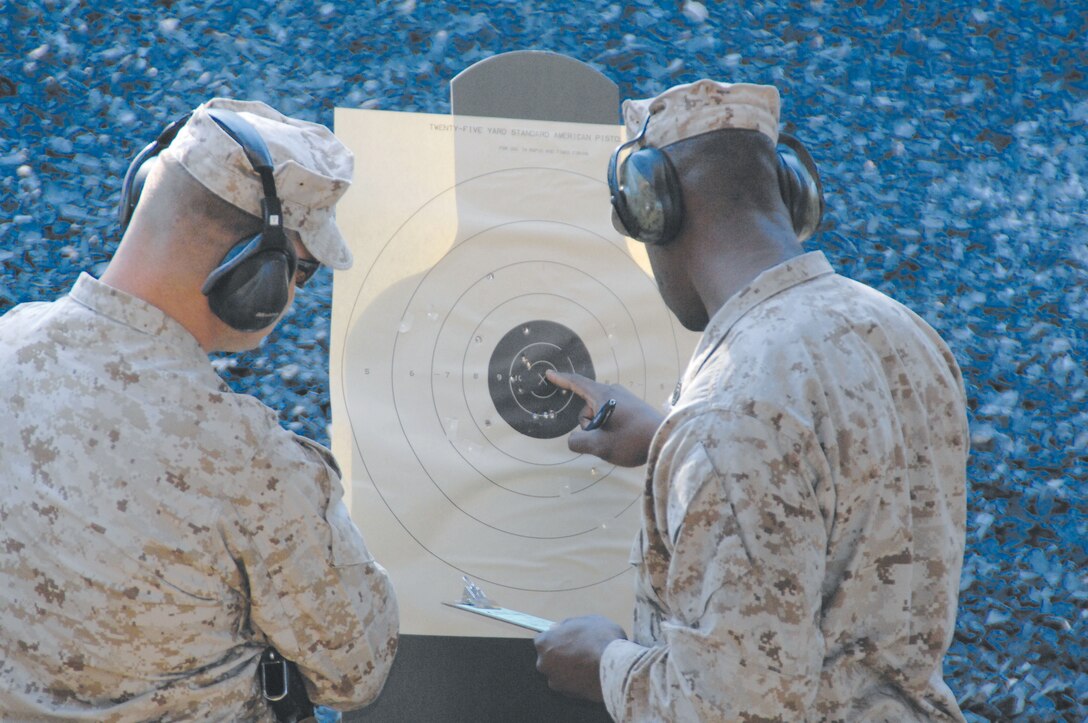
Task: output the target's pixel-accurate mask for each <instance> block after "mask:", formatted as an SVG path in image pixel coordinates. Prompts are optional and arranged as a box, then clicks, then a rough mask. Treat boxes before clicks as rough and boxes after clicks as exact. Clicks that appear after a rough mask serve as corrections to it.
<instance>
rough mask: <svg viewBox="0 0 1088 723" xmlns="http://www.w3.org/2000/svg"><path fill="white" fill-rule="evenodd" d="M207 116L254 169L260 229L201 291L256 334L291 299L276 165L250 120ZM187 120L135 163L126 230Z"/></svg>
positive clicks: (127, 186) (125, 189)
mask: <svg viewBox="0 0 1088 723" xmlns="http://www.w3.org/2000/svg"><path fill="white" fill-rule="evenodd" d="M208 115H209V116H211V118H212V119H213V120H214V121H215V122H216V123H218V124H219V126H220V127H221V128H222V129H223V130H224V131H225V132H226V133H227V135H229V136H230V137H231V138H232V139H234V141H235V142H236V143H237V144H238V145H240V146H241V147H242V150H243V151H244V152H245V154H246V158H247V159H248V160H249V163H250V165H251V166H252V167H253V170H254V171H256V172H257V175H258V176H260V179H261V185H262V187H263V191H264V197H263V198H262V199H261V217H262V222H263V227H262V229H261V231H260V232H259V233H258V234H256V235H255V236H252V237H249V238H244V239H242V240H240V241H239V242H238V243H237V244H235V245H234V247H233V248H231V250H230V251H229V252H228V253H227V255H226V256H224V257H223V259H222V260H221V261H220V262H219V265H218V266H217V267H216V268H215V269H214V270H213V271H212V272H211V273H210V274H208V277H207V279H206V280H205V281H204V285H203V286H202V287H201V291H202V292H203V293H204V295H205V296H207V297H208V305H209V306H210V307H211V310H212V312H214V313H215V315H216V316H218V317H219V318H220V319H222V320H223V321H224V322H225V323H226V324H228V325H229V326H231V327H232V328H234V329H237V330H238V331H247V332H248V331H258V330H260V329H264V328H265V327H267V326H269V325H271V324H272V323H274V322H275V321H276V319H278V318H279V316H280V314H281V313H283V310H284V309H285V308H286V307H287V303H288V301H289V299H290V295H289V292H290V288H291V284H292V283H293V280H294V278H295V269H296V268H297V266H298V257H297V255H296V254H295V248H294V245H293V244H291V243H290V242H289V241H288V240H287V236H286V234H285V233H284V231H283V212H282V208H281V204H280V199H279V196H278V195H277V194H276V182H275V179H274V177H273V175H272V174H273V168H274V164H273V161H272V154H271V153H270V152H269V150H268V145H267V144H266V143H265V142H264V139H263V138H261V135H260V133H258V132H257V129H255V128H254V127H253V126H252V125H251V124H250V123H249V122H248V121H246V120H245V118H243V117H242V116H240V115H238V114H237V113H235V112H233V111H230V110H226V109H223V108H215V109H209V110H208ZM188 119H189V115H186V116H185V117H184V118H181V119H179V120H176V121H174V122H173V123H171V124H170V125H169V126H167V127H166V129H165V130H163V132H162V133H160V134H159V137H158V138H156V139H155V140H154V141H152V142H151V143H149V144H148V145H147V146H146V147H145V148H144V149H143V150H142V151H140V153H139V154H137V156H136V158H134V159H133V161H132V164H131V165H130V166H129V169H128V172H127V173H126V174H125V180H124V183H123V184H122V186H121V207H120V214H119V215H120V221H121V228H122V230H124V229H125V228H126V227H127V226H128V224H129V221H131V220H132V214H133V211H134V210H135V208H136V204H137V202H138V201H139V199H140V192H141V191H142V190H143V185H144V181H145V180H146V177H147V173H148V170H149V168H150V166H148V165H147V161H149V160H151V159H152V158H154V157H155V156H157V155H158V154H159V153H161V152H162V150H163V149H164V148H166V147H167V146H169V145H170V143H171V142H172V141H173V140H174V137H175V136H176V135H177V133H178V131H179V130H180V129H181V127H182V126H183V125H185V122H186V121H187V120H188Z"/></svg>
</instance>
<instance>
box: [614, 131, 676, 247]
mask: <svg viewBox="0 0 1088 723" xmlns="http://www.w3.org/2000/svg"><path fill="white" fill-rule="evenodd" d="M613 206H614V207H615V208H616V214H617V215H618V216H619V218H620V223H622V224H623V227H624V228H625V229H627V232H628V233H629V234H630V235H631V236H632V237H633V238H636V239H638V240H639V241H642V242H643V243H646V244H650V245H651V246H658V245H664V244H667V243H668V242H669V241H671V240H672V239H673V237H675V236H676V234H677V232H678V231H679V230H680V223H681V222H682V221H683V220H684V202H683V197H682V196H681V194H680V183H679V181H677V178H676V170H675V169H674V168H673V166H672V161H670V160H669V157H668V156H666V155H665V154H664V153H662V152H661V151H660V150H658V149H657V148H652V147H651V148H643V149H642V150H640V151H636V152H634V153H632V154H631V155H630V156H628V157H627V158H626V159H625V160H624V162H623V165H622V166H620V169H619V184H618V189H617V192H616V193H615V194H613Z"/></svg>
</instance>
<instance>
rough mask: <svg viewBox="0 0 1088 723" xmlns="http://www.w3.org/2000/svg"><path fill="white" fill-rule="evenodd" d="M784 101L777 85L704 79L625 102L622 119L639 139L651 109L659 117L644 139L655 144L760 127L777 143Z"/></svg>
mask: <svg viewBox="0 0 1088 723" xmlns="http://www.w3.org/2000/svg"><path fill="white" fill-rule="evenodd" d="M780 105H781V102H780V100H779V96H778V89H777V88H775V87H774V86H773V85H753V84H751V83H719V82H718V81H715V80H707V79H705V78H704V79H703V80H697V81H695V82H694V83H687V84H685V85H675V86H673V87H671V88H669V89H668V90H666V91H665V92H663V93H661V95H659V96H657V97H656V98H647V99H645V100H625V101H624V102H623V120H624V123H625V124H626V126H627V137H628V138H634V137H635V135H636V134H637V133H638V132H639V131H640V130H642V126H643V124H644V123H645V122H646V117H647V116H648V115H649V114H651V113H652V114H653V116H654V120H653V122H652V123H650V125H649V126H648V127H647V128H646V135H645V137H644V138H643V140H642V143H643V145H646V146H654V147H656V148H661V147H663V146H667V145H669V144H670V143H676V142H677V141H682V140H684V139H685V138H691V137H692V136H697V135H700V134H701V133H709V132H710V131H716V130H722V129H726V128H741V129H748V130H754V131H759V132H761V133H764V134H766V135H767V136H769V137H770V139H771V141H772V142H774V143H778V113H779V107H780Z"/></svg>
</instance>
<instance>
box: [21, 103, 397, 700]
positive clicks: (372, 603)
mask: <svg viewBox="0 0 1088 723" xmlns="http://www.w3.org/2000/svg"><path fill="white" fill-rule="evenodd" d="M207 106H212V107H223V106H227V107H230V108H233V109H236V110H238V111H240V112H242V111H244V112H246V114H247V116H248V117H249V118H251V119H252V120H253V122H254V124H255V125H256V124H258V123H260V125H259V126H258V127H259V128H260V129H261V130H262V132H263V133H267V134H268V135H269V139H270V141H269V144H270V145H271V146H272V148H273V152H274V154H280V155H282V154H283V153H287V152H289V151H291V144H292V143H293V142H294V141H292V140H291V139H292V138H295V140H297V137H296V136H297V134H298V133H300V132H301V133H306V134H308V135H309V137H308V139H307V140H306V143H307V144H309V145H311V146H312V147H313V148H314V149H316V150H318V151H320V152H321V153H324V154H332V155H336V154H347V156H346V164H347V165H346V166H344V165H343V164H344V163H345V161H344V160H343V159H341V160H340V161H339V163H340V164H341V165H340V171H339V172H338V176H339V178H338V179H329V181H323V180H321V177H320V176H319V175H317V174H316V172H313V173H310V176H309V180H310V183H311V186H312V187H314V188H315V190H318V189H320V188H325V191H326V199H329V198H331V199H333V200H334V199H335V197H337V196H339V193H336V192H332V193H328V188H327V187H328V185H329V183H331V181H332V180H336V181H337V183H338V184H339V185H340V186H341V187H346V182H347V181H350V170H351V169H350V162H351V159H350V153H348V152H347V150H346V149H343V148H342V146H340V145H339V142H338V141H336V140H335V138H333V137H332V134H331V133H329V132H328V131H327V129H324V128H323V127H320V126H315V125H313V124H302V123H300V122H295V121H292V120H290V119H287V118H285V117H283V116H281V115H279V114H278V113H276V112H275V111H273V110H272V109H270V108H268V107H267V106H264V105H263V104H257V103H252V104H249V103H242V102H233V101H212V102H210V103H209V104H206V106H204V107H202V109H198V111H197V112H196V113H195V114H194V116H193V120H191V121H190V124H191V125H192V126H193V128H197V129H199V130H200V132H202V133H206V132H208V130H209V126H207V125H203V124H207V123H208V122H209V121H208V118H207V116H206V113H205V112H204V109H205V108H206V107H207ZM262 119H263V120H262ZM277 133H281V134H285V135H283V136H277V135H276V134H277ZM196 135H198V134H197V133H195V132H186V131H184V130H183V133H182V135H179V137H178V140H177V141H176V143H178V145H179V148H178V149H176V150H175V151H174V154H173V155H174V156H175V160H178V159H180V160H178V162H180V163H182V164H184V162H185V154H186V153H188V154H201V153H213V152H214V153H215V154H216V157H217V158H218V159H219V160H218V164H219V165H220V166H222V167H227V166H230V165H231V163H230V159H231V158H234V160H235V161H236V165H237V168H241V169H243V171H247V170H248V167H247V161H246V160H245V158H244V157H241V158H236V157H235V156H234V155H232V154H235V153H237V152H240V151H239V150H238V149H236V148H234V145H235V144H233V141H231V140H230V139H229V138H226V137H225V136H224V137H222V138H218V139H216V140H214V141H207V142H204V143H203V144H201V143H196V142H195V141H193V138H194V136H196ZM285 138H286V140H285ZM277 139H278V140H277ZM295 151H297V152H296V153H294V154H293V159H294V164H295V166H296V167H295V169H294V170H293V171H292V173H296V174H300V173H302V174H303V175H305V172H304V171H300V170H299V168H302V167H303V166H305V165H306V163H307V161H313V157H312V156H311V155H308V154H307V153H306V152H305V151H298V149H297V148H295ZM345 168H346V170H345ZM231 183H235V185H236V186H238V187H241V185H239V184H237V183H236V182H235V181H234V180H232V181H231ZM322 184H324V185H322ZM213 185H214V184H213ZM288 192H289V191H288ZM341 192H342V191H341ZM231 200H232V201H233V202H236V203H237V204H238V205H239V207H241V208H247V204H246V203H245V202H244V201H242V200H239V199H231ZM296 200H297V199H296ZM303 203H305V204H308V207H307V208H306V209H305V212H306V213H307V214H308V215H309V216H311V217H313V216H314V215H315V211H314V208H315V207H317V208H318V211H320V209H321V205H320V202H319V201H317V200H315V199H314V198H312V197H311V198H308V199H303ZM250 212H252V211H250ZM324 214H325V216H328V217H329V218H331V209H326V210H325V212H324ZM316 215H320V214H319V213H318V214H316ZM290 222H291V218H290V217H288V223H289V224H290ZM325 231H326V233H325V235H324V236H321V235H320V234H315V235H309V236H308V235H303V236H302V239H304V240H305V239H307V238H308V239H309V244H308V245H306V246H305V248H304V249H303V250H304V251H307V250H308V251H309V252H311V253H314V254H315V256H317V257H318V260H324V261H325V262H326V263H332V264H337V265H339V266H340V267H343V266H344V264H346V263H350V253H348V252H347V249H346V247H342V246H341V245H342V243H343V241H342V239H341V238H340V237H339V234H338V232H337V233H335V234H333V235H330V233H332V232H331V231H330V229H329V228H328V227H327V224H326V228H325ZM126 242H127V239H126ZM124 243H125V242H123V244H122V245H124ZM344 254H346V256H345V255H344ZM263 333H267V332H262V334H260V335H258V336H263ZM207 351H208V350H207V349H206V348H204V347H203V346H202V345H201V343H199V342H198V339H197V338H196V337H195V336H194V334H193V333H190V331H189V329H188V328H187V327H186V326H184V325H183V324H182V323H180V322H179V321H178V320H177V319H175V318H173V317H172V316H171V315H169V314H167V313H165V312H164V311H163V310H162V309H160V308H158V307H156V306H155V305H153V304H151V303H148V302H147V301H145V300H143V299H141V298H137V297H136V296H133V295H131V294H129V293H126V292H124V291H121V290H119V289H116V288H113V287H112V286H110V285H108V284H106V283H103V282H102V281H99V280H97V279H94V278H92V277H91V276H89V275H87V274H84V275H82V276H81V277H80V278H79V279H78V280H77V282H76V283H75V285H74V287H73V288H72V290H71V292H70V293H69V294H68V295H67V296H65V297H63V298H61V299H59V300H58V301H55V302H52V303H28V304H22V305H20V306H17V307H16V308H14V309H13V310H12V311H10V312H9V313H7V314H6V315H5V316H3V317H2V318H0V368H3V369H4V375H3V378H2V380H0V385H2V390H0V417H2V419H3V422H2V424H3V426H4V430H5V434H3V435H0V490H2V493H0V578H2V579H3V581H4V582H3V585H0V681H2V685H0V719H3V720H5V721H17V720H30V719H41V718H49V719H66V720H88V721H91V720H93V721H137V720H217V721H222V720H232V721H233V720H270V719H271V712H270V710H269V708H268V706H267V704H266V703H265V701H264V699H263V697H262V694H261V691H260V688H259V681H258V675H257V665H258V660H259V659H260V657H261V655H262V653H263V652H264V651H265V649H267V648H268V647H269V646H271V647H274V648H275V649H276V650H278V651H279V653H280V654H281V655H282V656H284V657H285V658H287V659H289V660H293V661H295V662H296V663H297V665H298V669H299V670H300V671H301V672H302V674H303V676H304V677H305V678H306V681H307V687H308V690H309V694H310V696H311V698H312V699H313V700H314V701H315V702H317V703H321V704H324V705H328V706H333V707H337V708H341V709H349V708H357V707H359V706H361V705H364V704H366V703H367V702H369V701H371V700H373V699H374V698H375V697H376V696H377V695H378V693H379V692H380V690H381V688H382V686H383V684H384V681H385V679H386V676H387V674H388V671H389V668H390V665H391V663H392V660H393V657H394V654H395V650H396V643H397V625H398V615H397V605H396V598H395V596H394V593H393V590H392V588H391V586H390V583H389V579H388V577H387V575H386V572H385V571H384V570H383V569H382V567H381V566H380V565H379V564H378V563H377V562H376V561H375V560H374V559H373V557H372V556H371V555H370V553H369V552H368V551H367V548H366V545H365V544H364V541H363V538H362V537H361V535H360V532H359V530H358V529H357V528H356V526H355V525H354V523H353V522H352V520H351V519H350V518H349V516H348V512H347V509H346V507H345V505H344V503H343V501H342V487H341V481H340V472H339V470H338V468H337V465H336V462H335V461H334V460H333V458H332V455H331V454H330V452H329V451H328V450H327V449H325V448H324V447H322V446H321V445H319V444H317V443H315V442H313V441H310V440H308V439H305V438H303V437H300V436H297V435H295V434H292V433H290V432H288V431H287V430H285V429H283V428H282V427H281V426H280V425H279V423H278V421H277V416H276V414H275V412H274V411H273V410H271V409H269V408H268V407H266V406H265V405H263V404H262V403H261V402H259V401H258V400H257V399H255V398H253V397H250V396H247V395H242V394H235V393H233V392H231V391H230V389H229V388H228V387H227V386H226V385H225V384H224V383H223V381H222V380H221V379H220V378H219V377H218V376H217V375H216V374H215V372H214V370H213V368H212V367H211V365H210V364H209V361H208V357H207Z"/></svg>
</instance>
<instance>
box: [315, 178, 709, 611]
mask: <svg viewBox="0 0 1088 723" xmlns="http://www.w3.org/2000/svg"><path fill="white" fill-rule="evenodd" d="M598 175H599V174H598ZM526 189H527V190H526ZM558 189H562V193H560V194H559V195H558V196H556V193H555V192H556V190H558ZM557 198H558V200H557ZM563 198H574V199H577V201H575V202H570V203H566V202H563V200H562V199H563ZM399 200H400V216H399V217H398V218H396V219H395V220H393V221H391V222H388V223H386V224H385V226H384V228H385V229H387V233H386V234H385V235H384V236H381V237H378V238H371V239H369V243H370V244H371V246H370V248H369V249H366V248H364V249H363V252H362V253H359V252H357V257H362V258H363V259H366V263H367V267H366V269H365V270H363V271H360V272H359V274H358V276H357V279H358V280H357V282H356V283H354V284H352V285H351V287H350V296H347V295H346V294H345V289H344V285H343V284H341V282H340V280H339V278H338V280H337V284H338V285H339V286H338V287H337V289H336V292H335V293H336V294H337V295H338V300H339V302H340V303H339V305H336V304H334V308H336V309H346V310H348V311H347V314H346V317H345V318H344V321H343V324H342V326H343V328H344V329H345V337H344V340H343V344H342V346H341V347H340V359H339V363H338V364H334V369H336V368H338V370H339V379H338V380H337V381H338V384H336V386H337V387H338V389H339V390H340V392H341V393H342V395H343V397H344V408H345V413H346V419H347V422H348V428H349V429H350V435H351V441H352V444H353V448H354V462H353V465H354V466H357V467H359V468H361V469H359V472H361V473H362V474H359V473H358V472H353V476H354V477H355V479H356V480H357V481H358V480H359V479H360V478H363V479H364V481H365V483H366V484H367V485H372V487H373V490H374V491H375V492H376V494H377V497H378V498H379V499H380V501H381V504H382V505H384V507H385V509H386V511H387V512H388V514H389V515H390V519H391V520H392V521H393V522H392V524H393V525H394V526H396V527H398V528H400V529H401V530H402V531H403V532H404V533H406V535H407V537H408V538H409V539H410V540H411V541H412V544H414V545H415V546H418V547H417V550H418V552H417V553H414V554H416V555H420V554H421V555H423V556H424V557H425V558H428V559H430V560H431V563H427V564H437V566H436V568H431V569H432V571H435V570H437V572H433V573H432V574H440V571H441V570H442V569H446V570H448V573H445V574H447V575H449V576H451V577H452V576H454V575H456V577H455V578H454V579H459V577H460V574H464V575H468V576H469V577H471V578H473V579H475V580H478V581H481V582H483V583H486V584H487V586H488V589H489V590H495V591H499V590H508V591H522V592H534V593H563V592H570V591H579V590H583V591H591V590H593V589H595V588H597V587H600V586H602V585H604V584H606V583H608V582H609V581H610V580H613V579H615V578H617V577H619V576H621V575H623V574H624V573H625V572H626V571H628V570H629V569H630V565H629V562H628V550H629V548H630V545H631V542H632V539H633V537H634V533H635V531H637V529H638V524H639V514H640V505H639V500H640V498H641V494H642V489H643V484H644V480H643V478H642V475H643V471H642V470H641V469H625V468H616V467H614V466H612V465H609V464H607V463H606V462H604V461H602V460H601V459H599V458H596V457H593V456H589V455H582V454H577V453H574V452H571V451H570V449H569V448H568V446H567V437H568V435H569V434H570V432H571V431H572V430H574V429H575V428H576V427H577V425H578V423H579V417H580V416H581V415H582V413H583V409H584V403H583V401H582V400H581V399H580V398H578V397H577V396H576V395H573V394H571V393H569V392H567V391H566V390H563V389H560V388H558V387H556V386H554V385H552V384H551V383H550V382H549V381H548V380H547V379H546V377H545V372H546V371H548V370H557V371H561V372H577V373H579V374H581V375H583V376H586V377H589V378H592V379H597V380H599V381H602V382H607V383H612V382H618V383H621V384H623V385H624V386H626V387H627V388H628V389H630V390H631V391H632V392H634V393H635V394H636V395H639V396H641V397H643V398H645V399H647V400H649V401H651V403H653V404H655V405H656V404H659V403H660V402H662V401H663V400H664V399H665V398H667V396H668V394H669V392H670V391H671V389H672V387H673V385H675V383H676V380H677V379H678V378H679V375H680V370H681V368H682V366H681V365H682V364H683V363H685V362H686V361H687V357H688V354H689V349H690V347H686V346H685V343H686V340H682V339H680V338H679V337H678V336H677V334H676V332H675V328H674V326H673V323H672V320H671V318H670V316H669V314H668V311H667V309H666V308H665V307H664V305H663V303H662V302H661V299H660V296H659V295H658V293H657V289H656V284H655V282H654V281H653V279H652V278H651V277H650V276H649V275H648V274H647V273H646V270H645V268H644V265H643V264H640V263H639V260H638V259H636V258H635V257H634V256H633V255H632V253H631V250H630V248H629V247H628V245H627V242H626V240H625V239H623V238H622V237H620V236H619V235H618V234H616V233H615V232H614V231H613V230H612V229H611V228H610V226H609V225H607V223H605V224H604V225H603V227H602V223H601V218H602V217H603V219H604V220H605V222H607V208H608V200H607V188H606V186H605V184H604V182H603V178H598V177H595V176H590V175H588V174H585V173H582V172H580V171H578V170H570V169H566V168H550V167H544V166H520V167H515V168H508V169H503V168H500V169H496V170H490V171H485V172H483V173H478V174H475V175H472V176H470V177H467V178H456V177H455V179H454V183H452V184H450V185H448V186H445V187H443V188H441V189H434V190H433V191H431V192H428V193H426V194H424V193H420V194H419V195H418V196H417V197H416V205H414V206H413V205H411V204H408V203H405V202H404V201H405V199H399ZM590 209H591V210H590ZM587 218H589V219H592V220H590V221H588V222H587V220H586V219H587ZM341 223H342V225H343V222H341ZM335 320H336V317H335V315H334V321H335ZM334 348H335V346H334ZM368 514H374V511H373V510H369V511H368ZM364 530H365V527H364ZM367 539H368V543H369V544H370V546H371V547H372V548H374V552H375V554H376V556H377V557H378V558H379V560H381V561H382V562H383V564H385V565H386V566H387V567H389V568H390V569H391V570H393V569H394V568H395V567H396V565H397V563H396V562H395V561H394V560H393V559H391V557H390V555H391V554H392V555H396V556H404V557H412V554H413V553H411V552H410V551H406V550H404V549H403V546H400V547H398V548H397V549H396V550H395V551H391V552H389V553H386V552H383V551H382V550H381V543H380V542H375V540H374V537H373V535H370V534H368V535H367ZM405 564H407V563H405ZM394 577H395V574H394Z"/></svg>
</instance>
